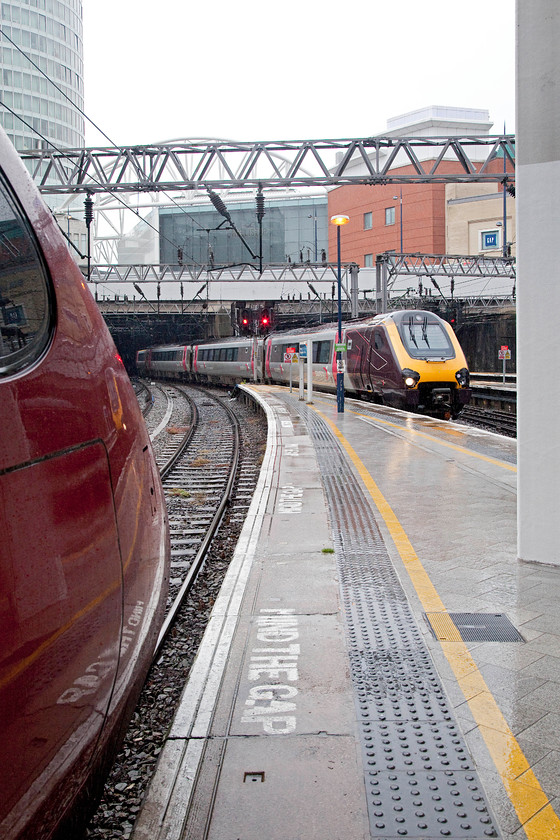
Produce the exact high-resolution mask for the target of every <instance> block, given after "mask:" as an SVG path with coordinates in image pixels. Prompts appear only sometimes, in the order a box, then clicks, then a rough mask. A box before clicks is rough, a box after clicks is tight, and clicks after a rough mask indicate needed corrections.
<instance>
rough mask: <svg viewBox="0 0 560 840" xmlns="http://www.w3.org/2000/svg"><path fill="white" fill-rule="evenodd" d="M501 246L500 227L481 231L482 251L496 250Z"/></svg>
mask: <svg viewBox="0 0 560 840" xmlns="http://www.w3.org/2000/svg"><path fill="white" fill-rule="evenodd" d="M499 248H500V231H499V230H498V228H495V229H494V230H481V231H480V250H481V251H496V250H498V249H499Z"/></svg>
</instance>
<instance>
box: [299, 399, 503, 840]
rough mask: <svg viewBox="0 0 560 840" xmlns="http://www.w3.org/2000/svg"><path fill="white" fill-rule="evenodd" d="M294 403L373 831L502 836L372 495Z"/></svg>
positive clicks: (429, 836)
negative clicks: (345, 645) (308, 454)
mask: <svg viewBox="0 0 560 840" xmlns="http://www.w3.org/2000/svg"><path fill="white" fill-rule="evenodd" d="M292 399H293V398H292ZM294 402H295V400H294ZM299 409H300V412H301V413H302V414H303V413H305V417H306V419H307V423H308V428H309V431H310V434H311V435H312V437H313V439H314V442H315V447H316V451H317V457H318V460H319V465H320V469H321V474H322V478H323V482H324V485H325V491H326V495H327V498H328V502H329V507H330V513H331V517H332V526H333V532H334V538H335V543H336V556H337V562H338V567H339V574H340V580H341V592H342V600H343V606H344V611H345V619H346V630H347V634H348V640H349V655H350V665H351V673H352V681H353V685H354V690H355V699H356V707H357V710H358V720H359V724H360V728H361V736H362V754H363V759H364V767H365V772H366V788H367V796H368V809H369V820H370V833H371V836H372V837H375V838H376V837H379V838H383V840H392V838H395V839H396V838H402V837H408V838H414V840H419V839H420V838H426V840H435V839H436V838H439V839H441V838H442V837H453V838H455V840H462V838H472V840H483V838H488V837H498V836H499V833H498V831H497V829H496V827H495V825H494V823H493V821H492V817H491V816H490V814H489V810H488V805H487V803H486V800H485V797H484V793H483V791H482V787H481V785H480V782H479V781H478V778H477V775H476V773H475V772H474V769H473V767H472V762H471V759H470V755H469V753H468V750H467V748H466V745H465V742H464V740H463V738H462V736H461V734H460V732H459V729H458V726H457V724H456V722H455V718H454V715H453V713H452V711H451V710H450V708H449V704H448V701H447V697H446V695H445V692H444V690H443V687H442V685H441V682H440V679H439V676H438V674H437V671H436V669H435V667H434V665H433V662H432V659H431V656H430V654H429V651H428V649H427V647H426V646H425V644H424V642H423V639H422V635H421V633H420V631H419V629H418V626H417V624H416V621H415V619H414V616H413V614H412V611H411V609H410V607H409V604H408V601H407V599H406V596H405V593H404V590H403V588H402V586H401V584H400V582H399V580H398V576H397V574H396V572H395V570H394V568H393V565H392V563H391V559H390V557H389V554H388V552H387V550H386V548H385V545H384V543H383V540H382V537H381V534H380V532H379V529H378V527H377V525H376V523H375V521H374V519H373V516H372V512H371V508H370V505H369V503H368V500H367V498H366V496H365V494H364V492H363V491H362V489H361V487H360V486H359V485H358V484H357V483H356V482H355V481H353V480H352V481H349V480H348V465H347V461H346V458H345V456H344V453H343V452H342V450H341V448H340V446H339V444H338V442H337V441H336V439H335V437H334V436H333V435H332V433H331V432H330V430H329V429H328V426H327V425H326V423H325V422H324V421H323V420H322V419H321V418H320V417H318V416H317V415H316V414H315V413H314V412H312V411H310V410H309V409H307V408H306V407H304V406H301V404H300V405H299Z"/></svg>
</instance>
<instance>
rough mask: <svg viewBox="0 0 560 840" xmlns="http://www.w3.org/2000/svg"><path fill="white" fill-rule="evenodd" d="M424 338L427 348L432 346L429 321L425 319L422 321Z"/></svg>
mask: <svg viewBox="0 0 560 840" xmlns="http://www.w3.org/2000/svg"><path fill="white" fill-rule="evenodd" d="M422 338H423V339H424V341H425V342H426V344H427V346H428V347H429V346H430V342H429V341H428V319H427V318H424V320H423V321H422Z"/></svg>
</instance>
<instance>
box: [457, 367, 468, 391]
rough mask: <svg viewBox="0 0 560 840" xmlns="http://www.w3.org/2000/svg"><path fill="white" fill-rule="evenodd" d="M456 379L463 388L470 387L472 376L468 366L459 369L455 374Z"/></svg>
mask: <svg viewBox="0 0 560 840" xmlns="http://www.w3.org/2000/svg"><path fill="white" fill-rule="evenodd" d="M455 379H456V380H457V382H458V383H459V385H460V387H461V388H468V387H469V382H470V376H469V372H468V370H467V368H461V370H458V371H457V373H456V374H455Z"/></svg>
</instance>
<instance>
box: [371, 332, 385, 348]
mask: <svg viewBox="0 0 560 840" xmlns="http://www.w3.org/2000/svg"><path fill="white" fill-rule="evenodd" d="M373 346H374V347H375V349H376V350H383V348H384V347H385V342H384V340H383V333H382V332H381V330H376V331H375V333H374V336H373Z"/></svg>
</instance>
